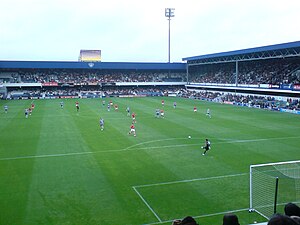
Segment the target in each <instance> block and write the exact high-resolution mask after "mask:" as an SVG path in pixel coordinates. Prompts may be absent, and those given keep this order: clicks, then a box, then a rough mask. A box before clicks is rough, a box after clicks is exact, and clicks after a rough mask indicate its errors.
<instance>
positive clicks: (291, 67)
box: [183, 41, 300, 97]
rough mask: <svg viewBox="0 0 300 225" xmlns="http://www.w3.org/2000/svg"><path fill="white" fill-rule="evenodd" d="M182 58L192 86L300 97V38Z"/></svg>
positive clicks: (205, 88) (190, 86) (189, 83)
mask: <svg viewBox="0 0 300 225" xmlns="http://www.w3.org/2000/svg"><path fill="white" fill-rule="evenodd" d="M183 60H184V61H186V62H187V73H188V76H187V77H188V78H187V82H188V85H187V87H189V88H196V89H204V90H221V91H233V92H238V93H252V94H268V95H283V96H290V97H299V96H300V94H299V93H300V41H296V42H290V43H284V44H277V45H270V46H264V47H257V48H249V49H243V50H237V51H229V52H222V53H215V54H208V55H200V56H194V57H187V58H183Z"/></svg>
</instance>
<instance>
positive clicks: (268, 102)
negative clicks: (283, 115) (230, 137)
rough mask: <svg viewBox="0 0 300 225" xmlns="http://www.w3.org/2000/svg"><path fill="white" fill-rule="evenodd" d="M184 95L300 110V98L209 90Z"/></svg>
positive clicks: (261, 106) (244, 104) (273, 108)
mask: <svg viewBox="0 0 300 225" xmlns="http://www.w3.org/2000/svg"><path fill="white" fill-rule="evenodd" d="M183 97H186V98H194V99H201V100H206V101H215V102H220V103H224V102H225V103H226V102H228V103H233V104H234V105H241V106H248V107H256V108H262V109H270V110H278V109H280V108H286V109H290V110H300V99H297V98H294V99H292V98H288V99H287V101H282V100H276V99H275V97H271V96H259V95H242V94H232V93H222V92H209V91H186V92H184V93H183Z"/></svg>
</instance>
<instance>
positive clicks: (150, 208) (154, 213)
mask: <svg viewBox="0 0 300 225" xmlns="http://www.w3.org/2000/svg"><path fill="white" fill-rule="evenodd" d="M132 188H133V190H134V191H135V193H136V194H137V195H138V196H139V197H140V199H141V200H142V201H143V202H144V203H145V205H146V206H147V207H148V209H149V210H150V211H151V212H152V213H153V215H154V216H155V217H156V219H157V220H158V221H159V222H162V220H161V219H160V218H159V216H158V215H157V213H156V212H155V211H154V210H153V209H152V207H151V206H150V205H149V204H148V202H147V201H146V200H145V198H144V197H143V196H142V195H141V194H140V193H139V192H138V190H136V188H135V187H132Z"/></svg>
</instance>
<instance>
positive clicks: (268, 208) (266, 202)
mask: <svg viewBox="0 0 300 225" xmlns="http://www.w3.org/2000/svg"><path fill="white" fill-rule="evenodd" d="M276 179H277V180H278V183H277V184H278V185H276ZM289 202H293V203H299V202H300V160H298V161H289V162H279V163H268V164H258V165H251V166H250V209H249V210H250V211H255V212H257V213H259V214H260V215H262V216H263V217H265V218H267V219H269V218H270V217H271V216H272V215H273V214H274V213H275V212H276V208H281V212H280V213H283V207H284V205H285V204H286V203H289ZM277 212H278V211H277Z"/></svg>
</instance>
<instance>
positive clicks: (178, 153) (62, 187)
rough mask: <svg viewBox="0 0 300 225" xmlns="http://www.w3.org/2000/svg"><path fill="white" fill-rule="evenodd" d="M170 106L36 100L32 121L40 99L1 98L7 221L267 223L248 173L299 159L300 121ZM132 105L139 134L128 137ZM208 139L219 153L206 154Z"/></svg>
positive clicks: (188, 104)
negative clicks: (253, 204)
mask: <svg viewBox="0 0 300 225" xmlns="http://www.w3.org/2000/svg"><path fill="white" fill-rule="evenodd" d="M163 99H164V100H165V106H164V107H162V105H161V100H162V98H159V97H157V98H111V99H105V101H106V104H107V103H108V102H109V101H110V100H112V101H113V102H114V103H116V104H118V105H119V111H118V112H116V111H114V110H113V109H111V111H110V112H108V111H107V107H106V105H105V106H103V105H102V100H101V99H80V100H78V101H79V103H80V112H78V113H77V112H76V109H75V101H76V100H75V99H65V100H64V103H65V104H64V109H61V108H60V105H59V103H60V101H61V100H34V104H35V106H36V107H35V109H34V111H33V114H32V115H31V116H29V118H28V119H25V116H24V109H25V108H26V107H29V106H30V104H31V102H32V100H14V101H0V107H1V108H0V109H3V106H4V105H8V107H9V109H8V113H7V114H5V113H4V110H1V111H0V132H1V136H0V143H1V145H0V177H1V182H0V199H1V203H0V224H14V225H16V224H101V225H103V224H107V225H112V224H128V225H137V224H171V221H172V220H173V219H177V218H183V217H185V216H187V215H191V216H194V217H195V218H197V220H198V222H199V224H201V225H211V224H220V223H221V221H222V216H223V214H224V213H226V212H228V211H233V212H235V213H236V214H237V215H238V216H239V219H240V223H241V224H250V223H253V222H254V221H257V222H263V221H264V218H262V217H260V216H259V215H257V214H255V213H248V212H247V209H248V207H249V176H248V173H249V166H250V164H259V163H268V162H279V161H290V160H296V159H299V137H300V126H299V122H300V117H299V116H297V115H293V114H285V113H279V112H270V111H265V110H259V109H252V108H246V107H235V106H231V105H222V104H217V103H212V102H204V101H198V100H190V99H181V98H171V97H169V98H163ZM174 101H176V102H177V108H176V109H174V108H173V102H174ZM127 106H130V108H131V112H135V113H136V114H137V123H136V130H137V137H133V136H131V135H128V131H129V128H130V124H131V118H130V117H127V115H126V107H127ZM194 106H197V107H198V112H197V113H194V112H193V107H194ZM156 108H164V110H165V118H164V119H162V118H159V119H157V118H155V109H156ZM207 108H210V109H211V114H212V118H211V119H210V118H209V117H207V116H206V115H205V113H206V109H207ZM100 116H101V117H103V118H104V120H105V130H104V131H101V130H100V128H99V118H100ZM189 135H190V136H191V137H192V138H191V139H188V136H189ZM205 138H209V139H210V140H211V142H212V149H211V150H210V151H209V152H208V154H207V155H206V156H202V152H203V151H202V149H201V148H200V146H201V145H203V143H204V139H205ZM151 209H152V210H151ZM281 210H282V209H281Z"/></svg>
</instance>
